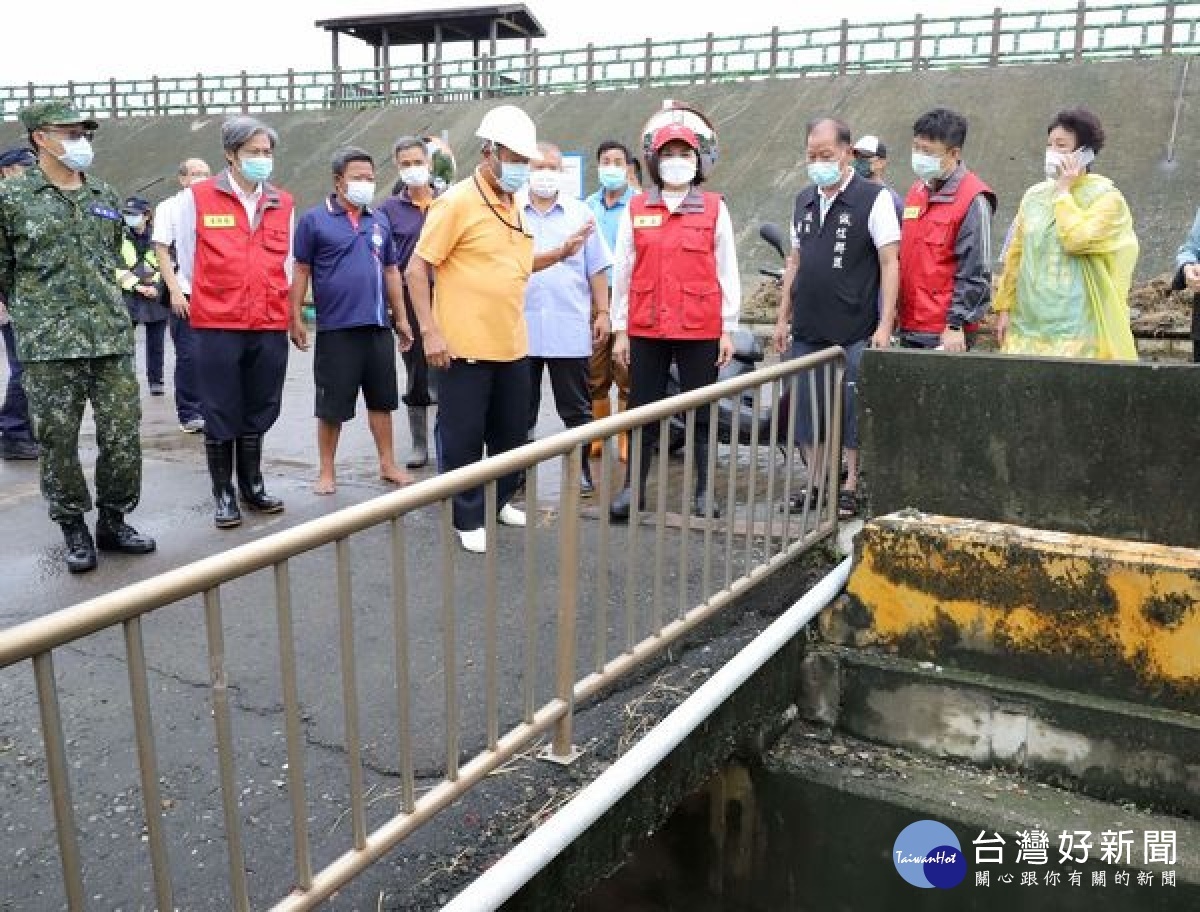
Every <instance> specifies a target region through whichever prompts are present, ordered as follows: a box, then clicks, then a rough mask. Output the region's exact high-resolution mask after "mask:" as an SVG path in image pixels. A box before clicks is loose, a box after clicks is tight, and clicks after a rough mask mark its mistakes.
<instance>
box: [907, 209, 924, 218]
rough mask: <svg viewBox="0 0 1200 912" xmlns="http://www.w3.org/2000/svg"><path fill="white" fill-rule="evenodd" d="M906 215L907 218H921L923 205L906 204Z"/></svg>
mask: <svg viewBox="0 0 1200 912" xmlns="http://www.w3.org/2000/svg"><path fill="white" fill-rule="evenodd" d="M904 217H905V218H906V219H915V218H920V217H921V207H920V206H905V207H904Z"/></svg>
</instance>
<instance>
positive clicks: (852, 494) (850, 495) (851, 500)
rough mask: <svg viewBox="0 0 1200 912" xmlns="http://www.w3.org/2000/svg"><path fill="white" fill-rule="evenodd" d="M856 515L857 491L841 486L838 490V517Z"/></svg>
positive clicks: (852, 516) (848, 517) (849, 517)
mask: <svg viewBox="0 0 1200 912" xmlns="http://www.w3.org/2000/svg"><path fill="white" fill-rule="evenodd" d="M857 515H858V492H857V491H849V490H847V489H845V488H843V489H842V490H841V491H838V519H853V518H854V517H855V516H857Z"/></svg>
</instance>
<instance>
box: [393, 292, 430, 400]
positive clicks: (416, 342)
mask: <svg viewBox="0 0 1200 912" xmlns="http://www.w3.org/2000/svg"><path fill="white" fill-rule="evenodd" d="M404 298H405V301H404V309H405V310H406V311H407V312H408V325H409V326H411V327H412V333H413V344H412V347H411V348H409V350H408V351H406V352H404V353H403V354H402V355H401V357H402V358H404V373H405V375H406V376H407V378H408V386H407V387H406V388H405V390H404V395H403V396H402V397H401V399H402V401H403V402H404V404H405V405H407V406H409V407H410V408H428V407H429V406H431V405H433V404H434V402H435V398H436V397H435V396H434V389H433V376H432V374H431V372H430V369H429V362H428V361H426V360H425V343H424V341H423V340H422V339H421V324H420V323H418V322H417V314H416V312H415V311H414V310H413V306H412V304H411V303H410V302H409V301H408V294H407V293H405V296H404Z"/></svg>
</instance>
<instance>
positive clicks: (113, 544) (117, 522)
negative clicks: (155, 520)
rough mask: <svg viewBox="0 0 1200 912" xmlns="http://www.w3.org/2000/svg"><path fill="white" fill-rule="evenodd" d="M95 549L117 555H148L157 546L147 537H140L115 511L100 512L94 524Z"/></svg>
mask: <svg viewBox="0 0 1200 912" xmlns="http://www.w3.org/2000/svg"><path fill="white" fill-rule="evenodd" d="M96 547H97V548H99V549H100V550H101V551H115V552H117V553H118V554H150V553H151V552H153V551H154V549H155V548H156V547H157V545H156V544H155V542H154V539H152V538H151V537H150V536H149V535H142V534H141V533H140V532H138V530H137V529H135V528H134V527H133V526H131V525H129V524H128V523H127V522H125V517H124V516H122V515H121V514H120V513H118V512H117V511H116V510H103V509H102V510H101V511H100V519H99V520H98V521H97V522H96Z"/></svg>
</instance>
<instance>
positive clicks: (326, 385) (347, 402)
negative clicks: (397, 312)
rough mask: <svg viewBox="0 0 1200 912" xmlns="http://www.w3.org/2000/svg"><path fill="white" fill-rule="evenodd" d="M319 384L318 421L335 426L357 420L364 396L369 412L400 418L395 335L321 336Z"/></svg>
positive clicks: (316, 366) (331, 332)
mask: <svg viewBox="0 0 1200 912" xmlns="http://www.w3.org/2000/svg"><path fill="white" fill-rule="evenodd" d="M313 378H314V380H315V381H316V386H317V404H316V416H317V417H318V418H320V419H321V420H322V421H326V422H328V423H329V424H341V423H342V422H344V421H349V420H350V419H351V418H353V417H354V404H355V402H357V400H358V391H359V390H362V394H363V401H365V402H366V404H367V411H369V412H394V411H395V410H396V409H397V408H398V407H399V405H400V392H399V387H398V384H397V383H396V336H395V334H394V333H393V332H392V331H391V330H390V329H385V328H384V327H382V326H357V327H355V328H354V329H326V330H322V331H320V332H318V333H317V347H316V352H315V353H314V355H313Z"/></svg>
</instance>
